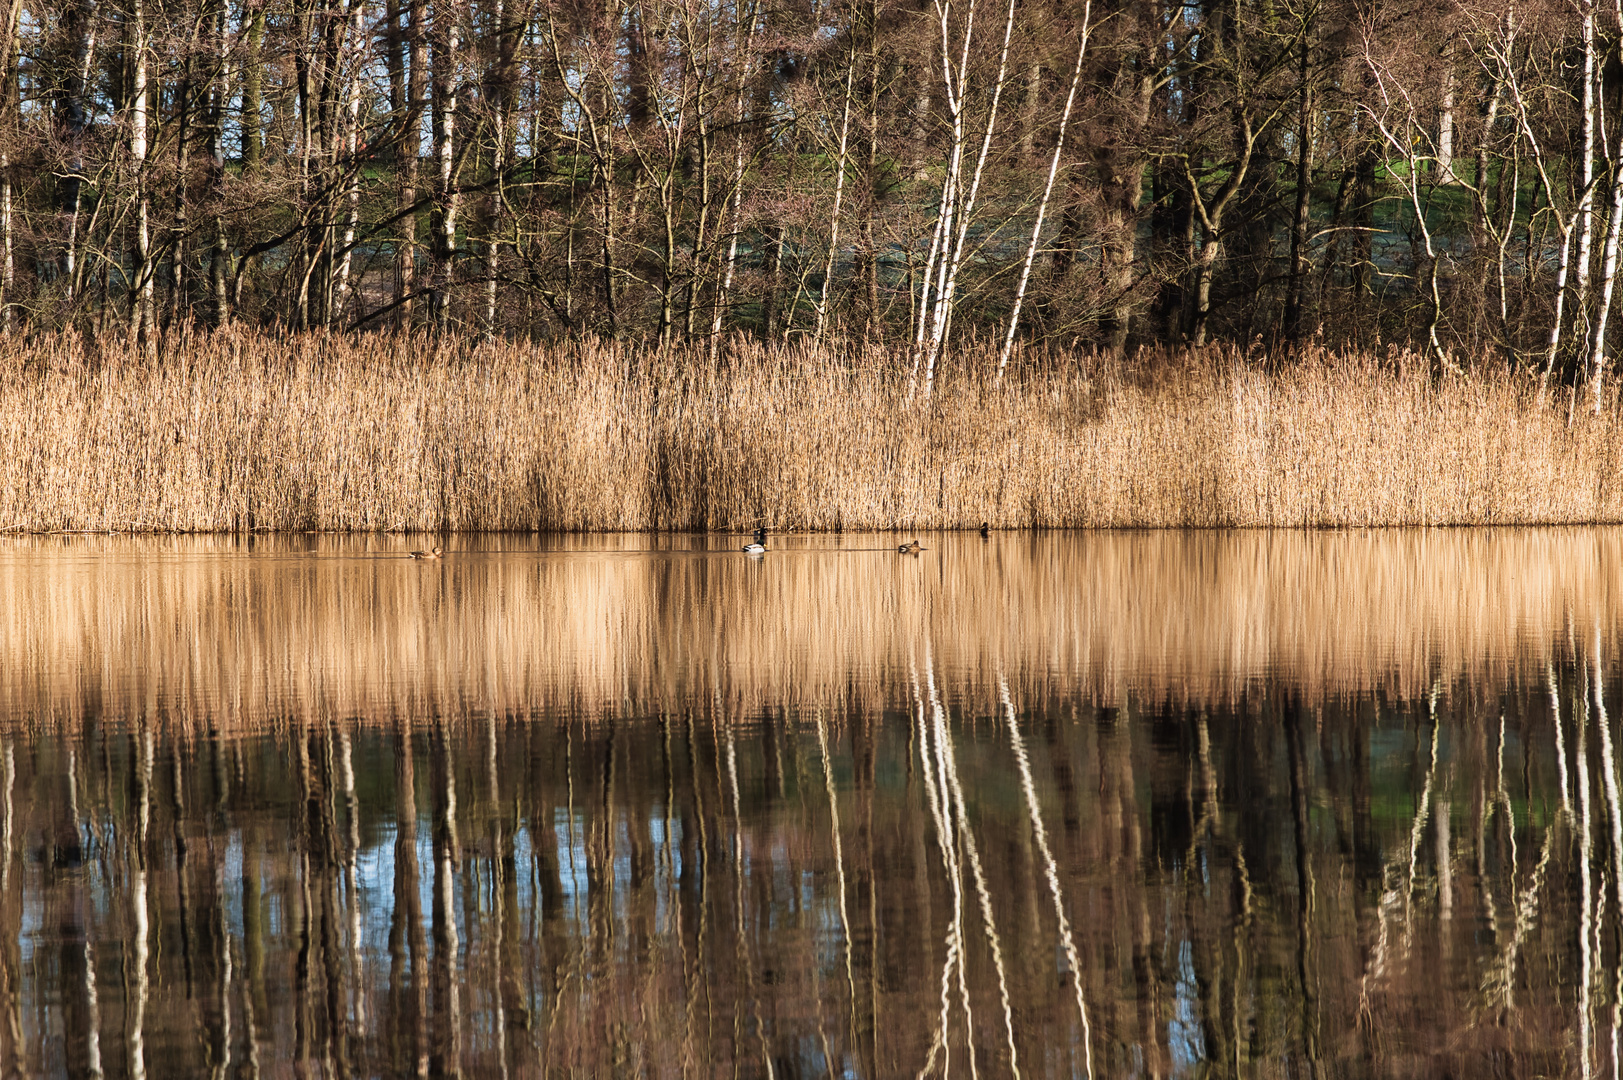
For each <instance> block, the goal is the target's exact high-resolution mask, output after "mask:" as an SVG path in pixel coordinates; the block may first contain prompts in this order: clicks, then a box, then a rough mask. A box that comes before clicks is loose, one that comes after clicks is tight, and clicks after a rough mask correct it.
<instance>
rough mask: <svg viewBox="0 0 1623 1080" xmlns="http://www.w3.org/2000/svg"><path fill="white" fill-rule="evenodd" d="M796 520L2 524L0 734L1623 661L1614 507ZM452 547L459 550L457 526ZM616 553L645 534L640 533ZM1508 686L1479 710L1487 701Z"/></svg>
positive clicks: (984, 704) (1518, 674)
mask: <svg viewBox="0 0 1623 1080" xmlns="http://www.w3.org/2000/svg"><path fill="white" fill-rule="evenodd" d="M879 539H880V538H878V537H875V536H871V535H870V536H867V537H848V538H846V539H845V541H844V542H843V544H844V546H841V544H842V541H840V540H837V539H835V538H828V537H805V538H790V539H789V540H788V541H786V543H785V545H784V546H783V547H782V548H781V549H780V550H779V551H776V552H774V553H772V554H770V555H769V556H768V557H767V558H766V559H764V560H752V559H747V558H745V557H744V556H742V555H739V554H737V553H736V552H727V551H717V552H715V553H714V554H701V553H694V552H690V551H673V552H667V553H664V554H651V553H649V552H647V551H646V549H645V548H646V545H645V543H642V544H639V543H638V538H635V537H618V538H605V539H596V538H592V539H586V538H581V539H575V538H570V541H569V542H568V543H566V544H564V545H562V546H559V547H553V548H547V549H539V548H538V547H537V546H536V545H535V544H534V543H533V542H532V541H529V540H527V539H526V540H518V539H513V538H484V539H483V541H482V542H481V543H479V544H472V543H468V542H462V541H459V542H458V544H457V547H456V549H455V550H454V551H453V552H452V554H451V555H450V556H448V558H447V560H446V561H445V562H444V563H443V564H437V565H424V564H422V563H414V562H412V561H411V560H408V559H405V558H404V557H403V556H402V554H401V551H402V546H401V545H400V544H399V542H397V541H393V540H389V539H385V538H372V537H367V538H353V539H343V540H339V539H325V538H324V539H319V540H311V541H301V540H300V539H297V538H287V539H281V538H274V539H271V540H268V541H260V542H258V543H256V545H255V551H254V553H253V555H252V557H248V554H247V552H246V551H245V544H244V542H242V541H237V540H229V539H222V538H198V539H180V538H152V539H142V538H133V539H132V538H122V537H93V536H78V537H19V538H13V539H10V540H0V596H4V597H5V598H6V602H5V604H3V605H0V727H4V726H6V725H8V724H14V723H17V722H19V721H22V720H26V721H27V722H30V723H41V722H43V723H50V722H52V718H56V719H57V720H58V721H60V722H62V723H66V724H69V725H73V724H76V723H77V722H78V718H82V717H85V716H95V717H98V718H100V719H103V720H107V721H115V720H120V719H123V720H132V719H136V718H140V717H148V718H151V719H153V720H155V721H159V722H162V723H166V724H169V723H178V724H181V725H183V726H184V725H187V724H196V725H198V726H199V727H201V728H207V727H210V726H216V725H217V726H218V727H220V728H221V729H223V730H227V731H243V730H254V729H260V728H263V727H264V726H265V725H277V724H282V723H286V722H290V721H292V722H312V721H313V722H324V721H326V720H328V719H332V718H349V717H359V718H364V719H365V720H366V721H368V722H372V723H380V724H389V723H398V722H407V721H411V720H417V721H420V720H422V719H424V718H441V719H444V720H448V721H453V722H454V721H457V720H459V719H462V718H467V717H469V716H478V715H485V714H495V715H501V716H505V715H512V714H527V713H529V712H531V711H533V710H542V711H550V712H555V713H557V714H560V715H569V716H572V717H573V716H582V717H605V716H617V715H628V714H634V715H648V714H650V713H657V712H667V711H671V710H685V709H688V708H698V709H699V710H700V711H701V712H704V713H711V712H713V713H714V715H715V716H716V717H718V718H722V719H733V720H748V719H752V718H754V717H758V716H759V715H760V714H761V713H762V711H772V712H777V711H778V710H782V709H797V710H802V711H808V710H815V709H825V710H827V715H829V716H830V717H831V718H834V719H838V718H840V717H841V716H843V715H849V714H850V713H851V712H853V711H854V712H856V713H859V714H863V715H874V714H875V712H876V711H877V710H881V709H894V708H897V707H901V706H903V705H904V704H905V703H906V702H907V701H908V700H909V699H910V698H911V695H912V683H913V680H914V679H915V678H916V679H917V680H918V681H919V683H920V685H923V684H925V683H927V682H928V681H929V680H931V679H932V678H933V679H934V681H935V683H936V685H937V686H938V688H939V690H940V692H941V694H942V695H943V697H944V698H945V699H946V700H948V701H949V702H951V703H952V704H953V706H954V708H955V709H961V710H963V711H964V712H966V713H968V714H969V715H980V716H989V715H994V714H996V713H997V712H998V711H999V710H998V706H997V680H998V678H999V677H1000V676H1004V677H1006V678H1007V680H1008V682H1009V684H1010V686H1011V689H1012V692H1013V693H1014V694H1015V696H1016V698H1017V700H1019V701H1021V702H1033V701H1078V700H1081V701H1088V702H1094V703H1098V704H1110V705H1125V704H1127V703H1129V702H1130V701H1138V702H1169V701H1170V702H1180V703H1199V704H1205V705H1216V704H1220V703H1224V702H1228V703H1233V702H1236V701H1238V700H1239V699H1240V698H1241V697H1242V696H1243V695H1246V694H1248V693H1250V692H1253V691H1254V690H1255V689H1256V688H1257V687H1258V686H1259V685H1261V684H1263V683H1264V682H1266V683H1267V684H1268V685H1271V686H1276V687H1288V688H1292V689H1297V690H1300V691H1302V692H1303V693H1304V694H1305V695H1306V696H1307V697H1308V698H1309V699H1310V700H1319V699H1321V698H1322V697H1323V696H1324V695H1326V694H1371V693H1379V694H1382V695H1384V696H1386V697H1387V698H1388V699H1390V700H1402V701H1416V700H1420V699H1423V698H1424V697H1425V696H1426V694H1427V692H1428V691H1429V690H1430V689H1431V687H1432V686H1434V685H1440V686H1441V687H1442V688H1443V689H1444V690H1445V691H1446V694H1445V701H1446V702H1448V703H1450V704H1449V705H1448V707H1450V708H1462V707H1470V706H1469V703H1470V702H1471V701H1479V700H1486V701H1489V702H1490V703H1496V702H1497V701H1498V700H1499V695H1501V694H1511V695H1514V694H1516V693H1522V694H1531V695H1533V696H1535V697H1537V698H1538V699H1539V700H1543V698H1544V695H1545V691H1544V688H1543V685H1542V684H1543V682H1544V678H1545V671H1546V664H1548V663H1551V662H1554V663H1555V664H1556V665H1557V667H1561V666H1563V665H1565V664H1568V663H1571V662H1572V661H1573V660H1574V659H1580V660H1585V662H1588V661H1587V660H1586V659H1585V658H1589V657H1592V656H1593V655H1594V650H1595V648H1596V646H1597V644H1598V646H1599V654H1600V658H1601V662H1602V664H1603V665H1604V666H1605V668H1606V669H1607V670H1608V671H1615V670H1616V664H1617V661H1618V658H1619V657H1620V655H1623V621H1620V620H1623V604H1620V601H1623V531H1619V530H1613V529H1592V528H1563V529H1514V530H1504V529H1447V530H1370V531H1346V532H1332V531H1302V530H1249V531H1227V532H1218V531H1194V532H1180V531H1166V532H1098V533H1085V534H1075V533H1065V534H1059V533H1049V534H1029V535H1015V534H1011V535H1006V536H1001V537H997V538H994V539H993V540H992V541H990V542H989V543H982V542H981V541H980V540H979V538H977V537H974V536H973V535H970V536H963V535H954V534H943V535H940V536H931V537H929V542H930V550H929V551H928V552H927V553H926V554H925V555H924V556H923V557H920V558H911V557H902V556H898V555H896V554H895V552H894V551H889V552H887V551H885V550H883V549H882V548H879V547H878V546H877V543H878V540H879ZM465 544H466V546H464V545H465ZM634 547H643V548H644V549H645V550H642V551H639V552H637V553H635V554H631V553H630V549H631V548H634ZM1493 707H1494V708H1497V707H1498V706H1497V704H1495V705H1494V706H1493Z"/></svg>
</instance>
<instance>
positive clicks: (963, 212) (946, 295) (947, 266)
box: [924, 0, 1015, 397]
mask: <svg viewBox="0 0 1623 1080" xmlns="http://www.w3.org/2000/svg"><path fill="white" fill-rule="evenodd" d="M1014 4H1015V0H1009V8H1008V13H1007V15H1006V16H1005V17H1004V21H1003V45H1002V48H1001V49H1000V51H999V53H998V62H997V81H996V83H995V84H994V85H993V87H992V104H991V107H990V108H989V109H988V110H987V116H986V130H985V131H984V132H983V134H982V136H981V149H980V154H979V155H978V156H977V157H976V159H975V174H974V176H973V178H972V179H971V180H970V184H969V195H968V197H967V198H966V199H965V200H964V202H963V205H962V206H961V207H957V208H955V217H956V219H957V236H956V238H955V241H954V243H953V247H952V252H951V256H950V258H948V259H947V260H946V262H945V263H944V264H943V268H942V270H943V272H942V279H943V284H942V288H941V290H940V292H939V294H938V296H937V297H936V311H935V320H934V329H933V331H932V333H931V338H930V349H929V354H928V357H927V364H926V367H925V373H924V395H925V397H929V396H930V392H931V390H932V389H933V388H934V384H935V368H936V363H937V361H938V360H939V359H940V356H941V350H942V349H943V348H944V347H945V345H946V340H947V331H948V328H949V327H950V325H951V317H952V302H953V297H954V295H955V294H956V293H957V291H958V271H959V269H960V268H961V267H962V266H963V260H964V246H965V244H966V242H967V241H968V238H969V223H970V215H971V214H973V213H974V210H975V200H976V198H977V197H978V196H979V194H980V188H981V178H982V177H983V176H985V174H986V159H987V156H988V155H989V154H990V153H991V149H992V136H993V134H994V133H995V132H996V130H997V118H998V106H999V104H1000V103H1001V102H1002V100H1003V83H1004V80H1005V78H1006V77H1007V76H1008V71H1009V39H1010V37H1012V36H1013V33H1014ZM973 19H974V13H973V8H972V9H971V15H970V25H969V26H967V27H966V28H965V30H964V51H963V57H962V59H961V60H960V61H959V67H958V94H957V100H956V102H955V103H954V109H953V113H954V123H953V143H954V153H955V154H958V155H959V156H960V158H961V155H962V148H961V144H962V137H961V131H962V123H963V121H962V118H963V112H964V96H965V90H966V88H967V84H968V77H969V44H970V31H971V30H972V29H973ZM960 169H961V166H960Z"/></svg>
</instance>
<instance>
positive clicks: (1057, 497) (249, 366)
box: [0, 330, 1623, 532]
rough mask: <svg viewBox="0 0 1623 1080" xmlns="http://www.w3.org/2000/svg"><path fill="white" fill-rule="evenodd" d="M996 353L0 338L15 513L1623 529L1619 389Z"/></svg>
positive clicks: (701, 524) (350, 527)
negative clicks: (922, 364) (911, 356)
mask: <svg viewBox="0 0 1623 1080" xmlns="http://www.w3.org/2000/svg"><path fill="white" fill-rule="evenodd" d="M996 359H997V349H996V345H995V343H993V344H989V345H985V346H977V347H972V348H966V349H964V350H962V351H959V352H957V353H955V354H954V355H953V356H952V357H950V358H949V362H948V364H947V367H946V369H945V374H944V376H943V380H942V382H941V384H940V385H939V386H938V388H937V392H936V393H935V395H934V396H933V397H932V398H931V399H930V400H929V401H928V402H918V401H911V402H910V401H909V396H908V394H907V375H908V372H907V369H906V366H905V363H906V362H905V358H903V357H898V356H893V355H892V354H890V353H888V352H886V351H884V350H883V349H881V348H879V347H843V346H838V345H824V346H813V345H810V344H805V345H798V346H783V347H770V348H769V347H763V346H760V345H756V344H752V343H744V342H733V343H731V344H729V345H728V346H727V347H725V348H723V349H721V350H719V351H718V354H717V356H716V358H715V359H714V360H713V359H712V357H711V355H710V351H709V350H708V349H707V348H695V349H692V350H688V351H681V350H676V351H650V350H643V349H639V348H635V347H631V346H624V345H619V344H614V343H596V344H593V343H587V344H574V345H556V346H555V345H542V344H526V343H511V342H492V343H471V342H467V343H464V342H457V341H454V340H452V339H449V338H445V337H440V338H424V337H387V336H381V335H380V336H373V337H366V338H358V339H336V338H327V337H320V336H306V337H293V338H279V337H274V336H269V335H255V334H253V333H251V332H248V331H231V330H227V331H221V332H217V333H214V334H210V335H202V334H200V335H197V336H195V337H193V338H191V339H190V340H188V341H186V342H185V343H184V344H183V345H182V346H181V347H180V348H179V349H178V350H177V351H176V352H174V353H172V354H171V355H167V356H164V357H162V358H160V359H159V360H158V361H157V362H152V361H149V360H147V359H145V358H144V357H143V356H142V355H141V354H140V353H139V352H138V351H136V350H135V349H128V350H125V349H122V348H120V347H109V348H104V349H101V350H97V349H96V348H94V347H92V346H90V345H88V344H87V343H86V342H85V341H84V340H82V339H80V338H77V337H73V336H42V337H39V338H35V339H31V340H28V341H22V340H18V339H6V340H3V341H0V446H4V447H5V454H4V455H3V457H0V532H50V531H75V530H82V531H96V532H107V531H159V532H161V531H172V532H235V531H248V530H256V531H264V530H271V531H305V530H322V531H353V532H359V531H420V530H489V531H496V530H517V531H532V530H539V531H605V530H630V531H651V530H690V531H702V530H736V529H744V528H753V527H754V526H756V525H761V524H765V525H769V526H771V527H773V528H774V529H797V530H810V531H833V530H842V529H909V530H914V529H953V528H972V527H975V526H976V525H978V524H979V523H980V522H981V521H983V520H984V521H989V522H991V523H992V525H993V526H994V527H995V528H1045V527H1062V528H1187V527H1263V526H1275V527H1277V526H1288V527H1352V526H1416V525H1489V524H1495V525H1502V524H1572V523H1598V522H1608V523H1609V522H1617V521H1623V470H1620V469H1619V467H1618V466H1619V456H1620V455H1619V448H1620V442H1623V440H1620V429H1619V422H1618V408H1617V405H1616V403H1615V402H1613V403H1612V404H1611V405H1610V406H1609V407H1608V408H1605V409H1603V410H1601V412H1600V413H1599V414H1594V413H1590V412H1588V411H1587V410H1575V409H1572V408H1569V407H1568V406H1569V404H1570V403H1569V402H1566V401H1564V400H1549V399H1546V400H1545V401H1544V402H1541V401H1540V400H1539V395H1538V386H1537V382H1536V380H1535V379H1533V378H1531V377H1528V376H1522V375H1516V374H1513V373H1506V372H1503V371H1501V370H1499V369H1497V368H1494V369H1491V370H1487V369H1485V370H1476V371H1470V372H1465V373H1459V374H1450V375H1446V376H1443V377H1441V378H1435V377H1433V375H1432V373H1431V370H1430V365H1429V364H1428V363H1427V362H1426V361H1425V358H1424V357H1422V356H1419V355H1416V354H1401V355H1395V356H1387V357H1381V358H1377V357H1373V356H1365V355H1355V356H1347V355H1337V354H1330V353H1312V352H1310V353H1308V354H1306V355H1304V356H1303V357H1301V358H1299V359H1297V360H1294V361H1292V362H1291V363H1290V364H1289V365H1287V366H1283V367H1281V368H1280V369H1279V370H1265V369H1263V368H1260V367H1258V366H1256V365H1253V364H1249V363H1247V362H1246V361H1245V360H1244V359H1243V358H1242V357H1240V356H1239V355H1237V354H1235V353H1233V352H1232V351H1231V350H1228V349H1226V348H1223V347H1214V348H1211V349H1207V350H1204V351H1200V352H1197V353H1193V354H1183V355H1179V356H1173V355H1169V354H1153V355H1143V356H1140V357H1138V358H1136V359H1134V360H1131V361H1126V362H1116V361H1110V360H1106V359H1101V358H1096V357H1092V356H1060V357H1049V358H1046V359H1044V360H1038V361H1034V362H1032V363H1030V364H1028V366H1027V367H1026V368H1025V369H1024V370H1020V371H1015V372H1012V373H1011V374H1010V376H1009V377H1008V378H1007V379H1005V380H1003V381H1002V382H1001V383H997V382H996V381H995V373H996ZM1555 397H1557V398H1565V397H1566V395H1555Z"/></svg>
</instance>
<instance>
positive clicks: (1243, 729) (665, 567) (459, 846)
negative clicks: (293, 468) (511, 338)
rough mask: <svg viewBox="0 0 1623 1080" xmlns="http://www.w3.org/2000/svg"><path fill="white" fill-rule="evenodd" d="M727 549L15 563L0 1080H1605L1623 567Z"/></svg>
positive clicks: (5, 561)
mask: <svg viewBox="0 0 1623 1080" xmlns="http://www.w3.org/2000/svg"><path fill="white" fill-rule="evenodd" d="M743 539H744V538H733V537H717V538H714V539H713V540H712V539H709V538H703V537H698V538H696V537H676V538H648V537H584V538H576V537H568V538H547V539H540V540H536V539H531V538H507V537H481V538H465V537H453V538H450V539H449V540H448V541H447V546H448V547H449V548H450V551H449V553H448V554H447V556H446V558H445V560H444V561H443V562H438V563H422V562H413V561H411V560H409V559H406V558H404V551H405V550H406V547H407V545H405V544H404V543H401V542H399V541H397V540H396V539H394V538H364V539H327V538H278V539H268V540H266V539H260V540H254V541H252V542H250V541H246V540H239V539H217V538H215V539H207V538H206V539H196V538H186V539H124V538H101V537H84V536H73V537H48V538H20V537H10V538H0V924H3V925H0V1074H3V1075H4V1076H14V1075H70V1076H95V1075H146V1076H150V1077H177V1076H205V1075H212V1076H216V1077H239V1076H289V1077H294V1076H296V1077H313V1076H405V1075H425V1074H426V1075H449V1074H458V1073H460V1074H461V1075H465V1076H470V1077H471V1076H492V1077H499V1076H504V1077H522V1076H538V1075H543V1074H547V1075H551V1074H564V1073H568V1074H570V1075H615V1076H619V1075H650V1076H656V1075H657V1076H687V1075H707V1076H734V1075H741V1076H772V1077H789V1076H834V1077H844V1076H861V1077H889V1076H898V1075H908V1076H913V1075H918V1074H920V1073H921V1072H922V1073H927V1074H931V1075H943V1076H945V1075H958V1076H964V1077H970V1076H977V1075H978V1076H1005V1075H1015V1074H1018V1075H1021V1076H1053V1075H1059V1076H1080V1075H1088V1074H1089V1073H1090V1072H1091V1074H1092V1075H1094V1076H1099V1077H1107V1076H1108V1077H1114V1076H1228V1075H1244V1076H1278V1077H1305V1076H1321V1077H1329V1076H1441V1075H1454V1076H1485V1075H1505V1076H1522V1075H1527V1076H1531V1075H1576V1076H1587V1075H1592V1074H1601V1073H1604V1074H1607V1075H1611V1074H1612V1071H1613V1069H1614V1068H1615V1067H1616V1062H1615V1061H1614V1055H1615V1050H1614V1047H1615V1046H1616V1045H1617V1041H1618V1029H1619V1025H1620V1022H1623V1017H1620V1014H1619V1008H1618V1007H1619V992H1618V988H1619V986H1620V985H1623V955H1620V950H1619V929H1620V920H1619V911H1620V910H1623V822H1620V815H1619V812H1618V806H1619V797H1618V792H1617V779H1616V771H1617V769H1616V750H1617V747H1616V746H1614V743H1616V742H1618V741H1619V740H1623V733H1618V732H1615V731H1614V727H1615V724H1614V722H1613V721H1612V720H1611V715H1612V714H1613V713H1617V712H1620V711H1623V704H1620V701H1623V696H1620V685H1619V684H1620V682H1623V679H1620V671H1619V667H1618V658H1619V656H1620V650H1623V641H1620V640H1619V638H1620V631H1623V532H1619V531H1615V530H1576V529H1568V530H1516V531H1480V530H1478V531H1424V532H1420V531H1415V532H1340V533H1273V532H1245V533H1225V532H1205V533H1155V534H1131V533H1129V534H1035V535H1013V534H1011V535H1003V536H997V537H994V538H993V539H992V540H990V541H982V540H981V539H980V538H979V537H977V536H974V535H973V534H970V535H964V536H959V535H940V536H928V535H927V536H924V537H923V538H922V539H923V540H924V543H925V544H926V546H927V548H928V550H926V551H925V552H924V553H923V554H922V555H920V556H918V557H908V556H900V555H898V554H896V552H895V549H894V545H895V544H896V543H897V542H898V538H897V537H894V536H889V535H886V536H850V535H847V536H844V537H829V536H815V537H781V538H773V540H772V546H773V548H774V550H773V551H771V552H770V553H768V554H767V555H766V556H765V557H764V558H760V559H752V558H748V557H746V556H743V555H741V554H738V553H737V552H736V551H735V550H733V549H734V548H736V546H737V545H738V544H740V543H742V542H743ZM712 544H713V545H714V547H711V545H712Z"/></svg>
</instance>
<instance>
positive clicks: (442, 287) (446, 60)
mask: <svg viewBox="0 0 1623 1080" xmlns="http://www.w3.org/2000/svg"><path fill="white" fill-rule="evenodd" d="M457 44H458V40H457V4H456V0H439V2H438V3H437V4H435V7H434V29H433V38H432V41H431V43H430V52H431V53H432V55H433V60H432V63H433V66H434V68H433V77H432V79H433V98H434V103H433V104H434V159H435V165H436V175H435V185H434V196H435V201H436V202H437V203H438V204H439V222H438V225H437V227H436V229H435V236H434V246H435V253H434V261H435V263H436V265H435V269H434V277H435V280H434V298H433V303H434V321H435V323H436V325H438V326H439V327H440V328H441V329H445V328H446V327H447V326H449V325H450V318H451V283H452V279H453V277H454V262H455V259H456V219H457V210H458V203H459V202H460V198H459V195H458V193H457V191H456V185H455V177H454V176H452V170H453V169H454V167H455V164H456V96H457V94H456V75H457V70H456V65H457Z"/></svg>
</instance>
